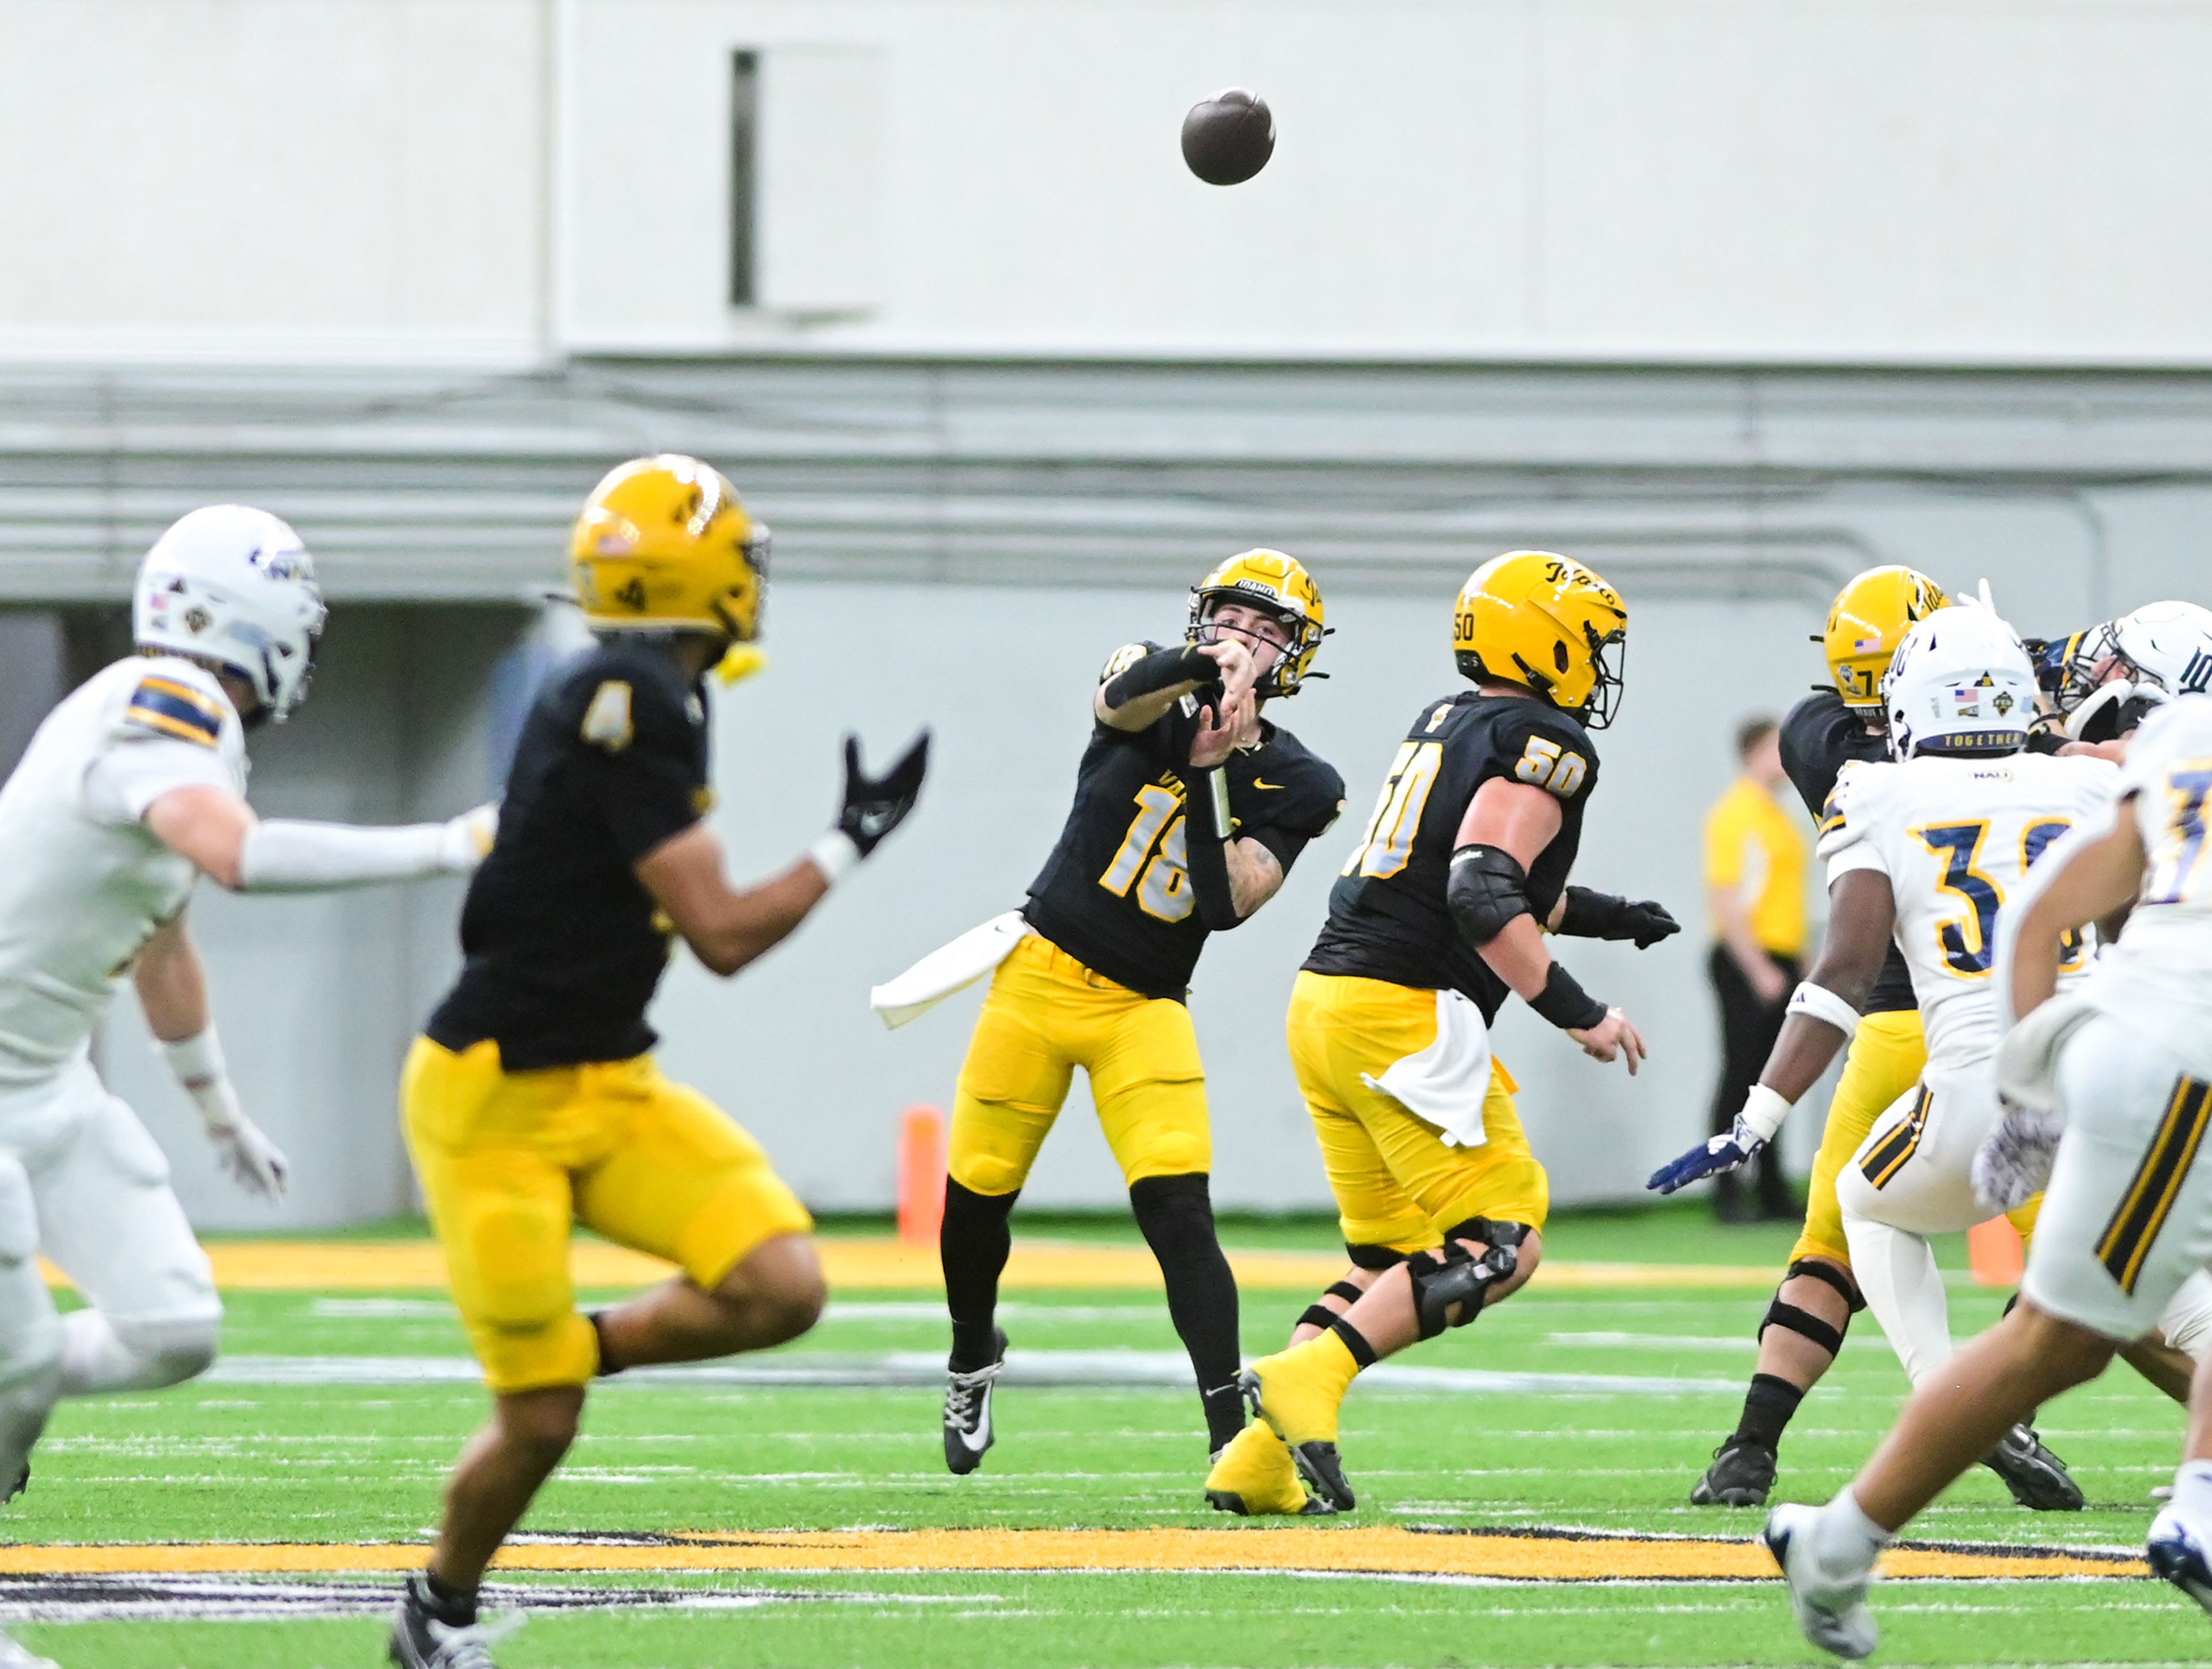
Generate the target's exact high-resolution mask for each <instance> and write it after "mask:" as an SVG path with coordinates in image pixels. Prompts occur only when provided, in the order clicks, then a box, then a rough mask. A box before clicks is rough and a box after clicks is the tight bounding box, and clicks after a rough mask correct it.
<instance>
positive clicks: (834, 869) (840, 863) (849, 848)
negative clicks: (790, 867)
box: [806, 828, 860, 887]
mask: <svg viewBox="0 0 2212 1669" xmlns="http://www.w3.org/2000/svg"><path fill="white" fill-rule="evenodd" d="M806 856H807V858H808V859H810V860H811V862H812V864H813V865H814V867H815V868H817V869H818V870H820V871H822V878H823V880H824V881H827V882H828V883H829V884H830V885H831V886H833V887H834V886H836V884H837V883H838V882H839V881H841V880H842V879H843V878H844V877H845V873H846V871H848V870H850V869H851V868H852V867H853V865H855V864H857V863H859V862H860V847H858V846H857V845H855V844H854V841H853V837H852V836H851V835H850V834H847V833H846V832H845V831H844V830H843V829H842V828H833V829H831V830H830V831H829V833H828V834H824V835H823V837H822V838H821V839H820V840H818V841H816V842H815V843H814V844H813V845H812V846H811V847H807V848H806Z"/></svg>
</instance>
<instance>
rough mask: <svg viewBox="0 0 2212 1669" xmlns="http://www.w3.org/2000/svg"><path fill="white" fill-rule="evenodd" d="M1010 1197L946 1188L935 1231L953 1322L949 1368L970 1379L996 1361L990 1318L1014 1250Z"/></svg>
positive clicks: (1016, 1195) (952, 1184) (1013, 1195)
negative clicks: (942, 1213) (941, 1216)
mask: <svg viewBox="0 0 2212 1669" xmlns="http://www.w3.org/2000/svg"><path fill="white" fill-rule="evenodd" d="M1020 1194H1021V1190H1020V1189H1018V1188H1017V1189H1016V1190H1015V1191H1014V1192H1013V1193H1004V1194H980V1193H974V1192H973V1191H971V1190H969V1189H967V1188H963V1187H961V1186H960V1185H959V1184H958V1183H957V1182H954V1181H951V1180H949V1179H948V1180H946V1182H945V1222H944V1224H943V1226H942V1227H941V1228H939V1229H938V1231H937V1260H938V1262H939V1264H941V1265H943V1266H944V1270H945V1309H946V1310H947V1311H949V1312H950V1313H951V1317H952V1361H951V1369H952V1371H953V1372H954V1373H956V1374H972V1373H974V1372H975V1370H976V1369H978V1368H987V1367H989V1366H990V1365H991V1363H993V1362H994V1361H996V1360H997V1358H998V1354H999V1353H998V1349H997V1341H996V1339H994V1338H993V1336H992V1325H991V1318H992V1314H993V1313H994V1311H996V1310H997V1308H999V1274H1000V1271H1002V1270H1004V1269H1005V1268H1006V1257H1007V1254H1008V1253H1011V1252H1012V1250H1013V1249H1014V1233H1013V1230H1012V1228H1010V1227H1009V1226H1008V1224H1007V1222H1006V1219H1007V1218H1008V1217H1012V1215H1013V1211H1014V1201H1015V1200H1016V1199H1018V1198H1019V1197H1020Z"/></svg>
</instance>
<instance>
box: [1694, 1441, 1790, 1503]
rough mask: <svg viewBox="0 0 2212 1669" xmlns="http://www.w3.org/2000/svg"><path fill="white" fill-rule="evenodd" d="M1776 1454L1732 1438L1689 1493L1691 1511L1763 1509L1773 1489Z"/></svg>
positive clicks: (1723, 1445)
mask: <svg viewBox="0 0 2212 1669" xmlns="http://www.w3.org/2000/svg"><path fill="white" fill-rule="evenodd" d="M1774 1461H1775V1454H1774V1451H1773V1450H1772V1449H1771V1448H1761V1447H1759V1445H1758V1444H1756V1443H1744V1442H1738V1441H1736V1440H1735V1438H1733V1437H1731V1438H1729V1441H1727V1442H1725V1443H1723V1444H1722V1445H1721V1446H1720V1447H1718V1448H1717V1449H1715V1450H1714V1451H1713V1464H1712V1465H1711V1466H1708V1467H1706V1468H1705V1476H1704V1477H1703V1478H1699V1480H1698V1484H1697V1487H1696V1488H1695V1489H1693V1490H1691V1491H1690V1505H1692V1507H1764V1506H1765V1505H1766V1497H1767V1496H1768V1494H1769V1493H1770V1492H1771V1490H1773V1488H1774Z"/></svg>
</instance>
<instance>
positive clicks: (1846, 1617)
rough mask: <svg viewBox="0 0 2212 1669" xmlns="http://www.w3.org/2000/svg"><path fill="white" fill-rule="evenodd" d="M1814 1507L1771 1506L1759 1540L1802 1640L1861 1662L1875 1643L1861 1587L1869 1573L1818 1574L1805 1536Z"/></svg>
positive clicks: (1876, 1638) (1878, 1638) (1871, 1616)
mask: <svg viewBox="0 0 2212 1669" xmlns="http://www.w3.org/2000/svg"><path fill="white" fill-rule="evenodd" d="M1819 1512H1820V1508H1817V1507H1777V1508H1775V1509H1774V1510H1773V1511H1772V1512H1771V1513H1770V1514H1767V1517H1766V1528H1765V1530H1763V1531H1761V1532H1759V1539H1760V1540H1761V1541H1763V1542H1765V1544H1766V1551H1768V1552H1769V1553H1771V1554H1772V1555H1773V1556H1774V1563H1777V1564H1778V1565H1780V1566H1781V1567H1782V1580H1783V1581H1785V1582H1787V1583H1789V1584H1790V1605H1791V1607H1792V1608H1793V1609H1794V1610H1795V1611H1796V1613H1797V1626H1798V1627H1799V1628H1800V1629H1801V1630H1803V1631H1804V1635H1805V1638H1806V1639H1808V1640H1809V1641H1811V1642H1813V1643H1814V1645H1815V1646H1818V1647H1819V1648H1820V1649H1821V1650H1822V1651H1824V1652H1832V1653H1834V1654H1835V1655H1836V1656H1838V1657H1840V1658H1863V1657H1864V1656H1866V1655H1867V1654H1869V1652H1871V1651H1873V1650H1874V1648H1875V1647H1876V1646H1877V1645H1879V1644H1880V1643H1881V1630H1880V1629H1879V1628H1877V1627H1875V1620H1874V1613H1873V1612H1872V1611H1869V1610H1868V1609H1867V1603H1866V1591H1867V1583H1868V1582H1869V1581H1870V1580H1872V1577H1873V1574H1874V1573H1873V1572H1871V1571H1869V1572H1868V1573H1866V1575H1862V1576H1859V1577H1857V1578H1855V1579H1853V1580H1851V1581H1842V1582H1839V1581H1835V1580H1834V1579H1832V1577H1829V1576H1827V1575H1824V1574H1822V1572H1821V1570H1820V1562H1819V1561H1818V1560H1816V1559H1814V1557H1813V1551H1812V1545H1811V1535H1810V1532H1811V1530H1812V1528H1813V1520H1814V1517H1815V1516H1817V1515H1818V1514H1819Z"/></svg>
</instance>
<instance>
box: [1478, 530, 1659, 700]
mask: <svg viewBox="0 0 2212 1669" xmlns="http://www.w3.org/2000/svg"><path fill="white" fill-rule="evenodd" d="M1627 641H1628V607H1627V605H1626V604H1624V603H1623V602H1622V601H1621V600H1620V592H1617V591H1615V590H1613V587H1612V586H1608V585H1607V584H1606V582H1605V581H1604V580H1602V579H1601V578H1600V577H1599V576H1598V575H1597V574H1595V573H1593V572H1592V571H1591V570H1589V568H1586V567H1583V565H1582V564H1581V563H1580V562H1577V561H1575V560H1574V559H1573V558H1571V557H1568V556H1557V555H1553V554H1552V553H1551V552H1550V551H1548V550H1509V551H1507V552H1506V553H1505V555H1503V556H1493V557H1492V558H1491V559H1490V561H1486V562H1485V563H1484V564H1483V565H1482V566H1481V567H1479V568H1477V569H1475V571H1474V573H1473V574H1470V575H1468V581H1467V584H1465V585H1464V586H1461V587H1460V592H1459V604H1458V607H1457V608H1456V609H1455V610H1454V613H1453V616H1452V654H1453V658H1455V660H1456V661H1457V662H1458V663H1459V670H1460V674H1461V676H1462V677H1467V678H1472V679H1476V680H1480V679H1483V678H1503V679H1505V680H1506V681H1508V682H1509V683H1519V684H1526V685H1528V687H1529V688H1530V689H1533V690H1534V691H1535V692H1536V693H1537V694H1538V695H1541V696H1543V697H1544V698H1545V700H1547V701H1550V702H1551V703H1552V705H1553V706H1554V707H1561V708H1564V709H1565V711H1567V712H1569V713H1573V714H1574V715H1575V716H1576V717H1577V719H1581V720H1582V722H1583V724H1585V725H1589V727H1590V728H1591V729H1592V730H1602V729H1603V728H1604V727H1605V726H1606V725H1609V724H1611V723H1612V722H1613V715H1614V713H1617V712H1618V711H1619V710H1620V689H1621V674H1620V667H1618V666H1617V665H1613V662H1612V661H1611V660H1609V659H1608V658H1607V651H1608V650H1609V649H1611V648H1613V646H1615V645H1619V646H1620V647H1621V649H1622V652H1623V653H1626V647H1627Z"/></svg>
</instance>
